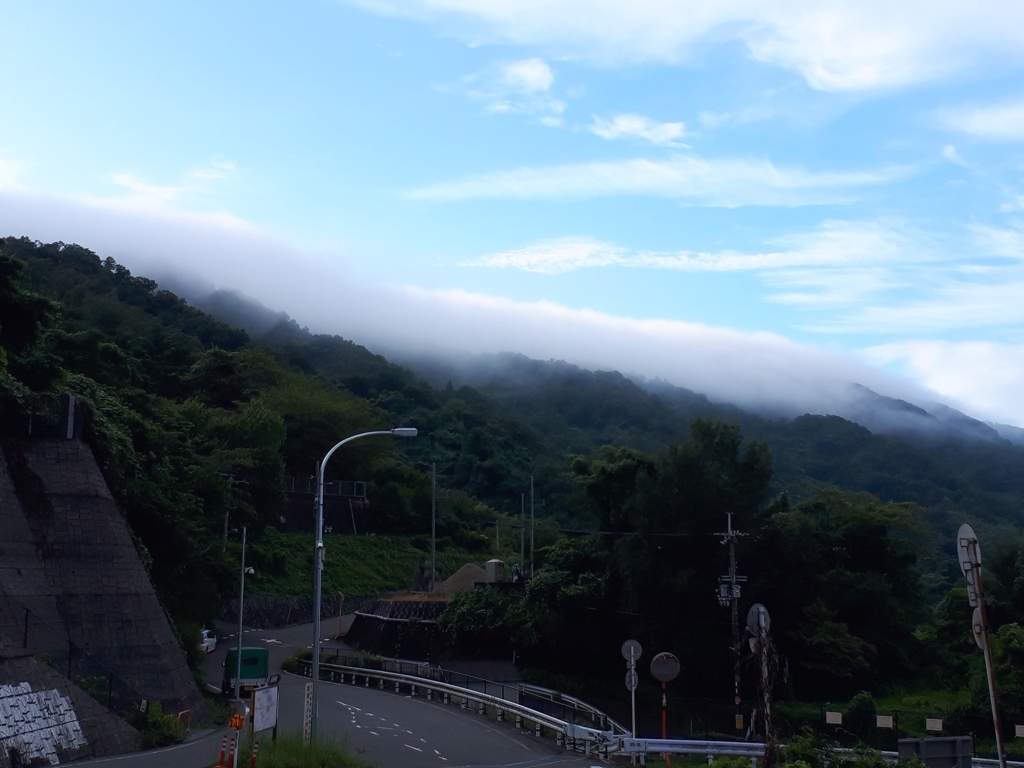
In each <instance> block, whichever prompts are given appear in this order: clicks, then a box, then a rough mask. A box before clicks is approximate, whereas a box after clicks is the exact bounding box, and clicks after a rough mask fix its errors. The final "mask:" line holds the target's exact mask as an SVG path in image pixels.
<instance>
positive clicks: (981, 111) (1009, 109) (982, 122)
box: [938, 101, 1024, 141]
mask: <svg viewBox="0 0 1024 768" xmlns="http://www.w3.org/2000/svg"><path fill="white" fill-rule="evenodd" d="M938 119H939V122H940V124H942V125H943V126H945V127H946V128H949V129H951V130H954V131H959V132H960V133H966V134H969V135H971V136H975V137H977V138H979V139H987V140H989V141H1024V101H1008V102H1004V103H1002V104H993V105H989V106H985V107H957V108H951V109H946V110H943V111H942V112H940V113H939V116H938Z"/></svg>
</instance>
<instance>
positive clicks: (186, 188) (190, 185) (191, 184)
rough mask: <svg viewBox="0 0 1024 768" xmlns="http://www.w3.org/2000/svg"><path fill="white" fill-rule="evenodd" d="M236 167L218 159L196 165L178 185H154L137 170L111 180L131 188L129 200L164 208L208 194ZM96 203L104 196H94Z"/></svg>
mask: <svg viewBox="0 0 1024 768" xmlns="http://www.w3.org/2000/svg"><path fill="white" fill-rule="evenodd" d="M234 170H235V165H234V163H232V162H230V161H226V160H215V161H212V162H210V163H209V164H208V165H205V166H200V167H198V168H192V169H189V170H188V171H186V172H185V174H184V179H183V180H182V181H181V182H180V183H178V184H163V185H162V184H153V183H151V182H148V181H144V180H143V179H141V178H139V177H138V176H137V175H135V174H133V173H123V172H122V173H115V174H113V175H112V176H111V178H110V180H111V182H113V183H114V184H115V185H116V186H118V187H121V188H123V189H126V190H128V192H129V193H130V194H129V195H128V196H127V198H122V202H129V203H131V204H134V205H137V206H143V207H144V206H156V207H163V206H167V205H169V204H171V203H177V202H180V201H184V200H186V199H190V198H195V197H198V196H202V195H205V194H208V193H209V192H210V191H211V187H210V182H218V181H223V180H225V179H227V178H228V177H229V176H230V175H231V174H232V173H233V172H234ZM93 202H95V203H99V204H102V203H103V202H104V200H103V198H93Z"/></svg>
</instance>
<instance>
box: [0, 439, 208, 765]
mask: <svg viewBox="0 0 1024 768" xmlns="http://www.w3.org/2000/svg"><path fill="white" fill-rule="evenodd" d="M11 454H14V455H13V456H12V455H11ZM0 458H2V459H3V460H0V532H2V534H0V650H2V649H7V651H8V652H11V651H20V652H29V653H31V654H35V657H36V659H34V660H32V663H34V664H37V665H39V664H40V661H39V660H42V662H46V663H43V664H41V666H43V667H44V668H47V669H49V667H47V663H48V664H49V665H51V666H52V670H50V671H51V672H52V674H53V675H56V676H57V677H63V678H64V680H65V685H72V684H71V683H70V682H69V679H70V680H76V679H79V678H80V677H90V678H93V679H100V680H104V681H108V682H109V687H110V691H111V694H112V695H114V696H116V697H117V698H118V699H119V700H120V701H121V702H122V703H124V702H125V700H126V699H127V700H128V701H131V702H134V703H138V702H139V701H141V700H142V699H145V700H147V701H150V702H153V701H159V702H160V703H161V704H162V706H163V707H164V710H165V711H167V712H171V713H174V712H181V711H183V710H189V712H190V720H191V722H193V723H195V722H198V721H200V720H202V719H203V718H204V717H205V714H206V711H205V705H204V703H203V700H202V696H201V694H200V693H199V690H198V688H197V687H196V684H195V681H194V679H193V677H192V674H191V672H190V671H189V669H188V665H187V663H186V660H185V656H184V653H183V652H182V650H181V648H180V647H179V645H178V642H177V640H176V638H175V636H174V633H173V631H172V630H171V626H170V622H169V621H168V619H167V616H166V614H165V613H164V610H163V608H162V606H161V605H160V603H159V601H158V600H157V597H156V593H155V590H154V588H153V585H152V583H151V582H150V580H149V576H148V574H147V573H146V570H145V567H144V566H143V564H142V561H141V559H140V558H139V556H138V553H137V552H136V550H135V546H134V544H133V543H132V540H131V537H130V535H129V532H128V527H127V523H126V522H125V520H124V517H123V516H122V514H121V512H120V510H119V509H118V508H117V505H116V503H115V502H114V499H113V497H112V496H111V494H110V491H109V489H108V488H107V485H106V482H105V481H104V479H103V476H102V474H101V472H100V470H99V467H98V466H97V464H96V461H95V459H94V457H93V455H92V452H91V451H90V450H89V448H88V446H86V445H85V444H84V443H82V442H81V441H79V440H74V439H72V440H68V439H58V438H31V439H27V440H26V439H22V440H18V441H17V442H12V441H11V440H8V441H7V443H6V448H4V449H3V450H0ZM8 655H9V654H8ZM10 669H11V665H10V664H9V663H3V662H0V687H2V686H8V687H11V688H10V689H11V690H14V689H15V688H16V687H17V686H19V685H21V684H23V683H26V682H28V683H30V684H32V687H33V692H37V691H38V690H40V689H38V688H36V687H35V684H34V683H32V681H31V680H23V679H17V676H16V675H14V676H12V673H11V671H10ZM12 686H13V687H12ZM72 687H73V686H72ZM51 689H56V687H55V686H50V687H49V688H47V689H45V690H51ZM0 690H7V688H0ZM75 690H77V689H75ZM79 694H81V696H78V697H77V698H76V697H73V696H70V695H65V698H68V700H69V701H73V702H75V706H76V708H77V706H78V700H79V699H80V698H81V697H82V696H84V697H85V700H88V701H89V702H92V703H93V704H96V702H94V701H93V700H92V699H91V698H90V697H89V696H88V695H87V694H83V693H81V691H79ZM30 698H31V697H30ZM26 700H27V699H26ZM96 706H97V707H100V705H99V704H96ZM100 708H101V709H103V708H102V707H100ZM119 722H120V721H119ZM126 727H127V726H126ZM83 733H85V734H86V737H88V733H89V731H88V729H85V728H84V727H83ZM101 738H102V735H101ZM125 743H126V742H125V741H124V740H123V739H120V737H118V739H117V744H118V745H121V746H123V745H124V744H125ZM90 748H91V749H93V751H94V752H95V751H96V749H100V750H101V751H102V749H103V748H102V747H95V746H93V747H90ZM71 751H74V750H71Z"/></svg>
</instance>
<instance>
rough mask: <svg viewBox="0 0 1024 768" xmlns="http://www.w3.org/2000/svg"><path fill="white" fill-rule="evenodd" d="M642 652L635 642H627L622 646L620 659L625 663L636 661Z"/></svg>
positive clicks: (638, 644)
mask: <svg viewBox="0 0 1024 768" xmlns="http://www.w3.org/2000/svg"><path fill="white" fill-rule="evenodd" d="M643 652H644V649H643V648H641V647H640V643H638V642H637V641H636V640H627V641H626V642H624V643H623V644H622V658H624V659H625V660H626V661H633V662H635V661H638V660H639V659H640V656H641V655H643Z"/></svg>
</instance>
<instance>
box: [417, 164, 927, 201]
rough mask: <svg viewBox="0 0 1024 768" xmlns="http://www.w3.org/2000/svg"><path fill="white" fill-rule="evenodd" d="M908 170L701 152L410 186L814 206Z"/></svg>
mask: <svg viewBox="0 0 1024 768" xmlns="http://www.w3.org/2000/svg"><path fill="white" fill-rule="evenodd" d="M912 172H913V169H911V168H907V167H888V168H881V169H878V170H872V171H835V172H812V171H808V170H805V169H803V168H798V167H787V166H776V165H774V164H773V163H771V162H770V161H767V160H752V159H743V158H726V159H703V158H700V157H696V156H693V155H685V156H684V155H679V156H675V157H672V158H670V159H668V160H646V159H640V158H638V159H635V160H625V161H619V162H595V163H582V164H577V165H560V166H550V167H541V168H519V169H516V170H512V171H499V172H496V173H488V174H483V175H480V176H472V177H469V178H465V179H457V180H455V181H449V182H442V183H440V184H434V185H431V186H428V187H421V188H419V189H414V190H411V191H409V192H408V193H406V194H407V196H408V197H410V198H413V199H419V200H470V199H511V200H517V199H518V200H527V199H528V200H573V199H577V200H578V199H587V198H593V197H601V196H606V195H651V196H655V197H668V198H676V199H680V200H687V201H691V202H693V203H695V204H703V205H711V206H724V207H736V206H743V205H785V206H793V205H818V204H826V203H843V202H849V201H850V200H852V199H853V198H854V197H855V196H854V194H852V192H851V190H854V189H856V188H859V187H865V186H871V185H879V184H886V183H890V182H893V181H897V180H900V179H903V178H905V177H907V176H909V175H910V174H911V173H912Z"/></svg>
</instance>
